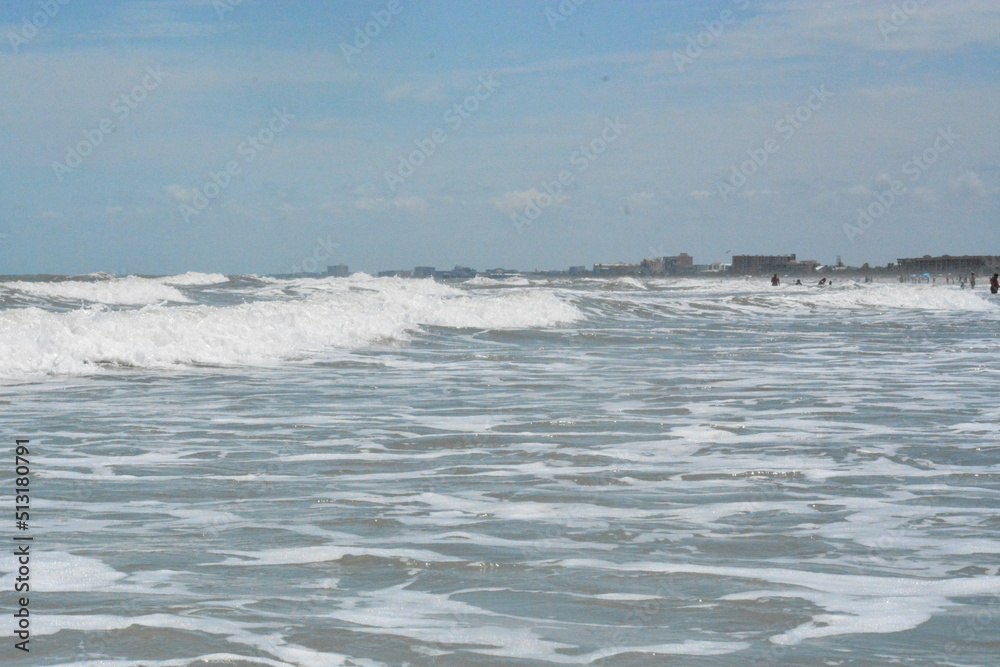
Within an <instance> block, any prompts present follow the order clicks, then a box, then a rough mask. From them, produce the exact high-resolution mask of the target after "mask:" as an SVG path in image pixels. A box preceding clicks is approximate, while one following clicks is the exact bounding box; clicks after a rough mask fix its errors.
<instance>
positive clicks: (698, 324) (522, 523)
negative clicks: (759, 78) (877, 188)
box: [0, 273, 1000, 667]
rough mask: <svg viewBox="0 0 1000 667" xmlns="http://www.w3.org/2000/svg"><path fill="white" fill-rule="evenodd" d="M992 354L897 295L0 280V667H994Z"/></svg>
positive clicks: (619, 284) (947, 311)
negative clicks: (19, 627)
mask: <svg viewBox="0 0 1000 667" xmlns="http://www.w3.org/2000/svg"><path fill="white" fill-rule="evenodd" d="M998 325H1000V308H998V302H997V301H996V299H995V298H991V297H990V296H989V295H987V294H986V293H985V292H982V291H975V292H972V291H968V290H959V289H957V287H955V286H952V285H927V284H922V285H915V284H899V283H895V282H893V283H888V282H886V283H874V284H856V283H854V282H851V281H847V280H837V284H835V285H834V286H833V287H830V288H819V287H817V286H815V285H809V286H785V285H782V286H781V287H778V288H772V287H771V286H770V285H769V284H768V281H766V280H749V281H747V280H742V279H728V280H727V279H715V280H693V279H674V280H635V279H631V278H623V279H618V280H606V279H597V278H586V279H583V278H581V279H574V280H548V281H536V280H526V279H523V278H521V279H508V280H488V279H482V278H479V279H474V280H471V281H468V282H465V283H448V284H444V283H437V282H434V281H431V280H405V279H395V278H378V279H377V278H372V277H370V276H365V275H355V276H352V277H350V278H338V279H333V278H325V279H308V278H303V279H297V280H278V279H273V278H262V277H255V276H237V277H227V276H223V275H215V274H192V273H189V274H185V275H181V276H173V277H167V278H142V277H132V276H130V277H124V278H121V277H112V276H109V275H104V274H95V275H90V276H83V277H73V278H63V277H32V278H20V279H0V423H2V433H3V437H4V438H5V440H6V442H5V443H4V450H5V453H4V457H5V458H6V459H7V460H8V462H9V465H8V466H7V468H8V469H9V470H8V480H9V481H10V480H12V479H13V471H14V458H13V451H14V441H15V438H22V439H23V438H28V439H30V445H29V447H30V451H31V455H30V457H29V458H30V461H31V475H32V479H31V521H30V529H29V530H28V531H27V534H30V536H32V537H33V541H32V546H31V564H30V568H31V580H30V586H31V591H30V613H31V616H30V619H31V620H30V633H31V634H30V653H23V652H21V651H18V650H16V649H15V648H14V647H13V644H14V643H15V642H16V641H17V639H16V638H15V636H14V635H13V630H14V621H15V620H16V619H14V618H13V617H12V616H11V614H10V611H11V610H13V609H14V608H15V607H16V605H15V601H16V599H17V598H18V597H19V595H20V594H15V593H14V592H13V588H14V584H15V577H16V569H17V563H16V562H15V558H14V557H13V556H12V555H11V554H12V553H13V550H14V547H13V545H14V542H12V541H11V539H10V536H11V535H13V534H17V533H18V531H16V530H15V529H14V520H13V519H14V517H13V511H14V507H13V505H14V499H13V491H12V488H11V486H9V485H8V486H7V487H6V488H7V489H8V491H7V493H5V494H4V495H3V497H4V498H6V500H4V501H3V502H5V503H6V504H7V505H8V506H7V507H3V508H2V511H3V516H7V517H8V518H7V519H4V523H5V524H7V525H4V532H5V533H6V534H7V535H8V537H7V538H6V540H7V545H8V546H7V547H5V548H4V549H3V553H4V556H3V557H2V558H0V573H2V575H3V577H2V579H3V581H2V585H0V590H3V591H4V593H3V595H2V598H3V600H4V601H5V602H4V608H5V609H7V610H8V611H7V612H5V616H6V618H7V621H5V623H4V624H3V625H4V627H5V630H4V632H3V637H4V639H3V642H4V645H3V646H0V661H2V662H4V664H15V660H16V664H24V665H64V664H83V665H201V664H206V665H207V664H229V665H257V664H261V665H301V666H307V667H311V666H319V665H363V666H368V665H414V666H415V665H435V666H440V667H446V666H459V665H476V666H477V667H480V666H482V667H485V666H493V665H524V666H528V665H542V664H568V665H635V666H640V665H642V666H646V665H664V664H669V665H785V664H787V665H928V666H929V665H994V664H997V663H998V662H1000V599H998V595H1000V572H998V567H1000V541H998V539H997V538H998V532H1000V335H998ZM20 534H22V535H23V534H24V533H20Z"/></svg>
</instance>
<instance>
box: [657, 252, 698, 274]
mask: <svg viewBox="0 0 1000 667" xmlns="http://www.w3.org/2000/svg"><path fill="white" fill-rule="evenodd" d="M663 261H664V263H665V264H666V266H665V267H664V269H665V270H666V272H667V273H668V274H674V273H689V272H691V271H693V270H694V257H692V256H691V255H689V254H687V253H686V252H682V253H681V254H679V255H677V256H675V257H664V258H663Z"/></svg>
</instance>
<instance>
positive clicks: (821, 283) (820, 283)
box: [818, 278, 826, 287]
mask: <svg viewBox="0 0 1000 667" xmlns="http://www.w3.org/2000/svg"><path fill="white" fill-rule="evenodd" d="M818 285H819V286H820V287H826V278H820V281H819V283H818Z"/></svg>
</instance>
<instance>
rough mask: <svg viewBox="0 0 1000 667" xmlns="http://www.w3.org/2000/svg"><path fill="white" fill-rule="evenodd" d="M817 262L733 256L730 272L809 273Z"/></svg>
mask: <svg viewBox="0 0 1000 667" xmlns="http://www.w3.org/2000/svg"><path fill="white" fill-rule="evenodd" d="M818 266H819V262H817V261H816V260H814V259H803V260H801V261H799V260H796V259H795V255H794V254H791V255H733V263H732V267H731V268H730V271H731V272H732V273H736V274H739V275H753V274H758V273H810V272H812V271H815V270H816V268H817V267H818Z"/></svg>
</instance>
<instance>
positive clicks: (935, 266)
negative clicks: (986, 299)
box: [896, 255, 1000, 273]
mask: <svg viewBox="0 0 1000 667" xmlns="http://www.w3.org/2000/svg"><path fill="white" fill-rule="evenodd" d="M896 269H897V270H898V271H900V272H901V273H975V272H977V271H978V272H980V273H995V272H997V271H1000V256H997V255H962V256H960V257H952V256H951V255H941V256H940V257H931V256H930V255H924V256H923V257H907V258H903V259H897V260H896Z"/></svg>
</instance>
